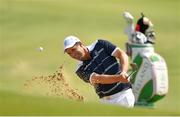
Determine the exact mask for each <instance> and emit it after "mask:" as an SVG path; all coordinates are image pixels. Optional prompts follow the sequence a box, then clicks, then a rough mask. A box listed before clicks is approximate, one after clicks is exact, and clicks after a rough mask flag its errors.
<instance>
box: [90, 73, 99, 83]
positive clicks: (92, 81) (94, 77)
mask: <svg viewBox="0 0 180 117" xmlns="http://www.w3.org/2000/svg"><path fill="white" fill-rule="evenodd" d="M98 75H99V74H97V73H93V75H92V76H91V79H90V83H91V85H93V86H94V85H96V84H98V83H100V78H98Z"/></svg>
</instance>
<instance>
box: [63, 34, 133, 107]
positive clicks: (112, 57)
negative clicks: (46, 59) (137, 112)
mask: <svg viewBox="0 0 180 117" xmlns="http://www.w3.org/2000/svg"><path fill="white" fill-rule="evenodd" d="M64 51H65V53H67V54H68V55H70V57H72V58H74V59H76V60H78V61H79V64H78V68H77V70H76V74H77V75H78V76H79V77H80V78H81V79H82V80H83V81H85V82H87V83H90V84H91V85H93V86H94V88H95V90H96V93H97V94H98V96H99V98H100V102H102V103H107V104H117V105H121V106H124V107H128V108H132V107H133V106H134V101H135V98H134V95H133V93H132V89H131V84H130V83H129V81H128V79H127V70H128V57H127V55H126V53H125V52H124V51H122V50H121V49H120V48H118V47H116V46H115V45H113V44H112V43H110V42H109V41H107V40H97V41H95V42H94V43H92V44H91V45H90V46H85V45H84V44H83V43H82V42H81V41H80V40H79V39H78V38H77V37H75V36H68V37H66V38H65V40H64ZM117 59H118V60H119V62H118V61H117Z"/></svg>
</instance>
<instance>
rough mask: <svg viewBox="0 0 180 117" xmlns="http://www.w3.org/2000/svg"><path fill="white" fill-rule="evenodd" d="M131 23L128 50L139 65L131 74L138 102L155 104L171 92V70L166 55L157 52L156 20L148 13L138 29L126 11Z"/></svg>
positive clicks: (126, 17) (128, 28) (141, 20)
mask: <svg viewBox="0 0 180 117" xmlns="http://www.w3.org/2000/svg"><path fill="white" fill-rule="evenodd" d="M124 17H125V19H126V21H127V23H128V26H127V27H126V29H125V33H126V34H127V36H128V42H127V43H126V53H127V54H128V55H129V56H130V57H131V59H132V62H133V63H135V64H136V65H137V67H138V70H137V72H136V73H135V74H134V75H133V76H132V77H131V80H130V81H131V82H132V88H133V93H134V95H135V100H136V103H141V102H142V103H143V102H145V103H154V102H156V101H158V100H160V99H161V98H163V97H164V96H165V95H166V94H167V93H168V70H167V65H166V62H165V60H164V59H163V57H161V56H160V55H159V54H157V53H155V52H154V46H153V45H154V44H155V33H154V31H152V30H149V28H150V29H152V26H153V25H152V23H151V22H150V20H149V19H148V18H146V19H145V21H146V22H144V15H143V16H142V17H141V18H140V19H139V20H138V22H137V24H136V27H135V28H134V24H133V16H132V15H131V14H130V13H128V12H125V13H124Z"/></svg>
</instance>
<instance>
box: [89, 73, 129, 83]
mask: <svg viewBox="0 0 180 117" xmlns="http://www.w3.org/2000/svg"><path fill="white" fill-rule="evenodd" d="M90 82H91V83H92V84H96V83H99V84H112V83H117V82H122V83H127V82H129V81H128V80H127V78H124V77H123V76H122V75H119V74H118V75H104V74H101V75H100V74H94V75H92V77H91V81H90Z"/></svg>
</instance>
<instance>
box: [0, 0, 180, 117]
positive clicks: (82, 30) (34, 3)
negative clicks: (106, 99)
mask: <svg viewBox="0 0 180 117" xmlns="http://www.w3.org/2000/svg"><path fill="white" fill-rule="evenodd" d="M179 7H180V1H179V0H0V115H180V111H178V110H180V101H179V99H180V92H179V89H180V85H179V84H180V78H179V76H180V52H178V50H179V49H180V39H179V37H180V36H179V35H180V29H179V27H180V8H179ZM124 11H129V12H130V13H132V14H133V16H134V17H135V22H136V21H137V18H139V17H140V13H141V12H143V13H144V14H145V15H146V16H147V17H149V18H150V19H151V20H152V22H153V24H154V26H155V27H154V29H155V31H156V36H157V40H156V45H155V50H156V52H157V53H159V54H160V55H162V56H163V57H164V58H165V60H166V62H167V65H168V70H169V73H168V74H169V93H168V95H167V96H166V97H165V98H164V99H162V100H160V101H159V102H157V103H156V108H155V109H147V108H140V107H135V108H134V109H124V108H121V107H119V106H112V105H103V104H100V103H99V102H98V97H97V96H96V94H95V92H94V90H93V88H92V87H91V86H90V85H88V84H86V83H84V82H83V81H81V80H80V79H78V77H77V76H76V75H75V73H74V72H75V68H76V61H75V60H72V59H71V58H70V57H69V56H68V55H66V54H64V52H63V40H64V38H65V37H66V36H68V35H75V36H77V37H79V38H80V39H81V40H82V41H83V42H84V43H85V45H89V44H91V43H92V42H94V41H95V40H96V39H100V38H103V39H107V40H109V41H111V42H112V43H114V44H116V45H117V46H119V47H120V48H122V49H125V47H124V43H125V42H126V41H127V37H126V35H125V34H124V32H123V30H124V28H125V26H126V22H125V21H124V19H123V17H122V13H123V12H124ZM40 46H42V47H43V48H44V51H42V52H39V51H37V48H38V47H40ZM63 62H64V66H65V67H64V72H65V76H66V80H67V81H68V82H69V83H70V84H71V87H72V88H76V89H78V92H79V93H80V94H82V95H83V96H84V97H85V102H84V103H83V102H76V101H73V100H68V99H63V98H61V97H52V96H46V95H44V92H45V91H44V89H43V88H40V87H34V88H31V89H30V90H26V89H25V88H24V85H23V84H24V82H26V80H29V79H31V78H32V77H33V76H40V75H48V74H52V73H53V72H55V70H57V68H58V67H59V66H60V65H62V64H63Z"/></svg>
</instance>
